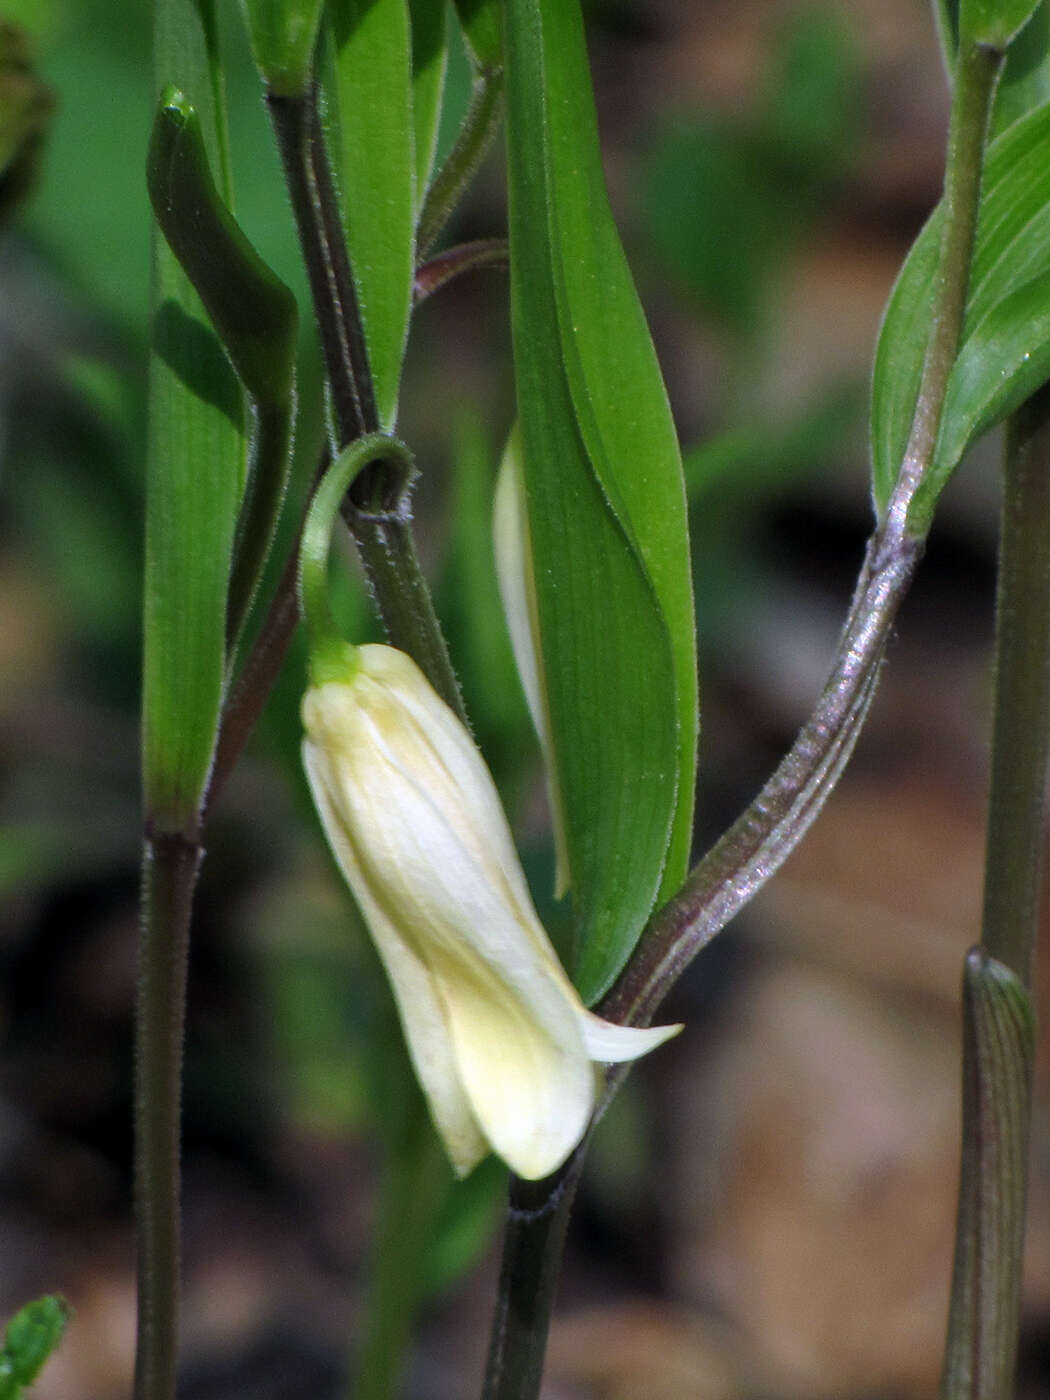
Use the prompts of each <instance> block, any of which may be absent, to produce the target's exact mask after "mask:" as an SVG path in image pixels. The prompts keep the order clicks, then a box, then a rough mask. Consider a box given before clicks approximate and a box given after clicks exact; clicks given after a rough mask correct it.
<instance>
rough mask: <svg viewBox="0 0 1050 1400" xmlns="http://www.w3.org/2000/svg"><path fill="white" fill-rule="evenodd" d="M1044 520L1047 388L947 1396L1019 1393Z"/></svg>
mask: <svg viewBox="0 0 1050 1400" xmlns="http://www.w3.org/2000/svg"><path fill="white" fill-rule="evenodd" d="M1048 522H1050V388H1044V389H1042V390H1041V391H1040V392H1039V393H1038V394H1036V395H1035V396H1034V397H1033V398H1031V399H1029V401H1028V402H1027V403H1026V404H1025V405H1024V406H1023V407H1022V408H1021V409H1020V410H1019V411H1018V412H1017V413H1016V414H1014V416H1013V417H1012V418H1011V420H1010V421H1009V423H1008V425H1007V432H1006V450H1005V454H1004V460H1003V508H1002V525H1001V534H1000V545H999V580H998V598H997V627H996V669H995V708H994V716H993V722H992V768H991V784H990V792H989V803H988V837H987V847H986V853H985V885H984V914H983V922H982V933H981V936H982V947H981V948H980V949H975V950H974V951H973V952H972V953H971V954H970V957H969V958H968V960H967V966H966V976H965V979H964V987H963V1009H964V1030H963V1130H962V1170H961V1173H960V1185H959V1209H958V1218H957V1223H956V1236H955V1264H954V1268H953V1271H952V1301H951V1310H950V1314H949V1321H948V1341H947V1346H946V1349H945V1368H944V1380H943V1383H942V1395H943V1396H944V1397H945V1400H1009V1397H1010V1396H1011V1395H1012V1393H1013V1377H1014V1370H1015V1367H1016V1358H1017V1337H1018V1330H1019V1325H1020V1312H1021V1286H1022V1276H1023V1265H1024V1224H1025V1201H1026V1198H1027V1191H1028V1157H1029V1130H1030V1122H1031V1094H1032V1017H1031V1003H1030V997H1029V992H1030V988H1031V981H1032V957H1033V951H1034V947H1035V939H1036V933H1037V929H1038V921H1039V901H1040V892H1041V884H1042V868H1043V859H1042V857H1043V850H1044V840H1045V835H1046V815H1047V814H1046V779H1047V755H1048V734H1047V715H1048V714H1050V531H1048V530H1047V524H1048ZM993 997H994V998H995V999H994V1001H992V1000H991V998H993ZM989 1005H990V1011H987V1010H985V1014H983V1015H982V1014H981V1013H982V1010H984V1009H985V1008H986V1007H987V1006H989Z"/></svg>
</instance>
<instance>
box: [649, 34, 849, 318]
mask: <svg viewBox="0 0 1050 1400" xmlns="http://www.w3.org/2000/svg"><path fill="white" fill-rule="evenodd" d="M857 120H858V113H857V57H856V54H855V51H854V45H853V43H852V41H851V40H850V38H849V35H848V33H847V32H846V30H845V28H844V26H843V23H842V21H841V19H840V17H839V16H838V15H837V14H835V13H834V12H833V11H831V10H825V9H819V10H803V11H800V12H799V13H798V14H797V15H796V16H794V18H793V19H792V20H791V22H790V23H789V24H787V25H786V26H785V28H784V30H783V31H782V33H781V35H780V38H779V41H778V45H777V48H776V50H775V51H774V53H773V54H772V56H771V63H770V70H769V72H768V75H767V77H766V80H765V83H764V85H763V90H762V91H761V93H760V94H759V95H758V97H757V100H756V102H755V104H754V106H753V107H752V108H751V110H750V111H748V112H747V113H746V114H744V115H743V116H740V117H735V116H734V117H725V116H718V115H715V114H713V113H711V114H703V113H698V114H692V113H689V114H681V115H678V116H676V117H675V118H674V119H673V120H664V121H663V122H662V123H661V125H660V126H659V128H658V129H657V130H656V132H655V133H654V136H653V138H652V141H651V145H650V148H649V151H648V152H647V158H646V162H645V166H644V169H643V185H642V195H643V204H642V217H643V221H644V230H645V234H646V238H647V241H648V242H649V245H650V249H651V256H652V257H653V259H654V261H657V260H658V261H659V266H660V269H661V272H662V273H663V275H664V276H667V277H673V278H674V279H675V280H676V281H677V282H678V283H679V284H680V285H681V286H682V287H683V289H684V290H685V291H686V292H688V293H689V294H690V295H692V296H694V297H695V298H696V300H697V303H698V305H699V306H700V307H702V308H703V309H704V310H706V311H708V312H709V313H711V314H712V315H714V316H715V317H717V319H718V321H719V322H720V323H721V324H722V325H723V326H724V327H725V328H726V329H727V330H728V331H729V332H731V333H732V335H733V336H735V337H739V338H740V339H742V340H743V341H744V342H745V343H749V342H751V341H753V339H754V337H755V336H756V335H759V334H760V333H761V331H762V330H763V329H764V324H765V320H766V316H767V314H768V311H769V309H770V305H771V299H772V297H773V296H774V294H775V292H776V289H777V286H778V285H779V281H780V278H781V276H782V272H783V268H784V265H785V260H786V258H787V257H788V256H789V255H790V254H791V253H792V252H793V251H794V250H795V248H797V246H798V244H799V242H800V240H801V238H802V236H803V235H804V234H805V233H806V232H807V230H808V229H809V228H810V227H812V224H813V221H814V219H815V217H816V216H817V215H818V214H819V213H820V212H821V211H822V210H823V209H824V208H825V207H826V204H827V200H828V195H829V193H831V192H832V191H833V190H834V189H835V187H836V185H837V184H838V182H839V181H840V180H841V179H842V176H843V174H844V173H845V170H846V167H847V162H848V159H849V155H850V152H851V151H852V149H853V144H854V141H855V135H856V131H857Z"/></svg>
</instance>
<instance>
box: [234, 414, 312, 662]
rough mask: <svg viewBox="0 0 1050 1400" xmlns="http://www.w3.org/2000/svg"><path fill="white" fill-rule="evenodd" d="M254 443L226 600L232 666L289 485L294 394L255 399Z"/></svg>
mask: <svg viewBox="0 0 1050 1400" xmlns="http://www.w3.org/2000/svg"><path fill="white" fill-rule="evenodd" d="M252 418H253V423H252V447H251V461H250V463H249V468H248V484H247V488H246V492H245V499H244V503H243V504H242V506H241V514H240V519H239V521H238V525H237V540H236V545H235V548H234V554H233V567H232V569H231V570H230V589H229V593H228V595H227V604H226V640H227V645H228V647H229V657H230V660H229V661H228V663H227V664H228V667H229V666H232V663H233V659H234V658H235V657H236V655H237V651H238V649H239V646H240V643H241V641H242V640H243V635H244V628H245V624H246V623H247V621H248V616H249V613H250V612H251V608H252V604H253V603H254V602H255V599H256V595H257V593H258V590H259V584H260V582H261V581H262V574H263V569H264V568H265V567H266V561H267V559H268V558H269V554H270V547H271V545H272V544H273V537H274V534H275V532H276V529H277V521H278V519H279V517H280V513H281V506H282V505H283V503H284V497H285V492H286V490H287V487H288V474H289V471H290V468H291V462H292V435H293V425H294V421H295V399H294V395H293V396H292V397H291V398H289V399H283V400H276V401H274V402H272V403H267V402H262V401H258V402H255V401H253V402H252Z"/></svg>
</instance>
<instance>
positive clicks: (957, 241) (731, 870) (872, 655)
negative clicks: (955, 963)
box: [484, 48, 1003, 1400]
mask: <svg viewBox="0 0 1050 1400" xmlns="http://www.w3.org/2000/svg"><path fill="white" fill-rule="evenodd" d="M1002 58H1003V55H1002V54H1001V53H995V52H992V51H990V50H988V49H985V48H981V49H979V50H976V49H975V50H973V51H971V52H970V54H969V55H967V58H966V60H965V61H961V62H960V67H959V73H958V78H957V82H956V88H955V98H954V101H953V105H952V117H951V127H950V131H949V141H948V156H947V169H946V174H945V199H946V205H947V215H946V219H945V223H946V231H945V235H944V239H943V242H942V246H941V261H940V266H939V273H938V279H937V282H936V284H935V287H934V292H933V304H932V308H931V309H932V315H933V327H932V330H931V338H930V347H929V350H928V352H927V356H926V361H925V364H924V368H923V375H922V380H921V385H920V391H919V401H918V403H917V405H916V412H915V420H914V422H913V428H912V433H911V436H910V439H909V444H908V451H907V454H906V456H905V460H904V463H903V464H902V467H901V471H900V473H899V475H898V479H897V483H896V485H895V487H894V490H893V493H892V495H891V497H890V500H889V503H888V505H887V510H886V514H885V516H884V518H883V519H882V520H881V521H879V523H878V524H877V526H876V529H875V531H874V533H873V535H872V537H871V540H870V541H869V544H868V549H867V552H866V554H865V559H864V564H863V566H862V568H861V572H860V576H859V578H858V581H857V588H856V591H855V593H854V596H853V601H852V603H851V605H850V610H849V613H848V615H847V618H846V624H845V627H844V628H843V632H842V637H841V639H840V642H839V646H838V650H837V652H836V656H835V660H834V663H833V665H832V670H831V674H830V676H829V678H828V682H827V684H826V685H825V687H824V690H823V691H822V693H821V695H820V698H819V700H818V701H817V704H816V706H815V708H814V710H813V713H812V714H811V716H810V718H809V720H808V721H807V722H806V724H805V725H804V726H803V728H802V729H801V730H800V731H799V734H798V737H797V738H796V740H795V742H794V744H793V745H792V747H791V749H790V751H789V752H788V754H787V755H786V757H785V758H784V759H783V761H782V762H781V763H780V765H779V767H778V768H777V769H776V771H775V772H774V774H773V775H772V777H771V778H770V779H769V781H768V782H767V783H766V785H765V786H764V787H763V789H762V791H761V792H760V793H759V795H758V797H756V798H755V800H754V801H753V802H752V803H751V805H750V806H749V807H748V808H747V810H746V811H745V812H744V813H743V814H742V815H741V817H740V818H739V819H738V820H737V821H736V822H735V823H734V824H733V826H732V827H731V828H730V829H729V831H728V832H726V834H725V835H724V836H723V837H722V838H721V839H720V840H719V841H718V842H717V843H716V844H715V846H714V847H713V848H712V850H711V851H710V852H709V853H708V854H707V855H706V856H705V857H704V858H703V860H701V861H700V863H699V865H697V866H696V867H695V868H694V869H693V871H692V872H691V873H690V875H689V877H688V879H687V880H686V882H685V884H684V885H683V887H682V889H681V891H680V892H679V893H678V894H677V895H676V896H675V897H674V898H673V899H672V900H670V901H669V902H668V903H667V904H666V905H664V906H663V908H662V909H660V910H659V911H658V912H657V914H656V915H655V916H654V918H653V919H652V920H651V922H650V924H649V927H648V929H647V930H646V932H645V934H644V935H643V937H642V939H641V941H640V942H639V944H638V947H637V948H636V949H635V951H634V953H633V954H632V956H631V959H630V961H629V962H628V964H627V966H626V968H625V969H624V971H623V973H622V974H621V976H620V978H619V980H618V981H617V982H616V983H615V985H614V986H613V987H612V988H611V990H610V991H609V993H608V994H607V996H606V997H605V998H604V1000H603V1001H602V1004H601V1006H600V1008H599V1011H600V1014H601V1015H603V1016H605V1017H607V1018H608V1019H609V1020H612V1021H619V1022H624V1023H629V1024H633V1025H646V1024H648V1022H649V1021H650V1020H651V1018H652V1016H653V1014H654V1012H655V1011H656V1008H657V1007H658V1006H659V1004H660V1002H661V1001H662V1000H663V999H664V997H665V996H666V995H667V993H668V991H670V989H671V987H672V986H673V985H674V983H675V981H676V980H677V979H678V977H679V976H680V975H681V974H682V972H683V971H684V970H685V968H686V967H687V966H688V965H689V964H690V963H691V962H692V960H693V958H694V957H696V955H697V953H699V952H700V950H701V949H702V948H704V947H705V946H706V944H707V943H709V942H710V940H711V939H712V938H713V937H714V936H715V934H716V933H718V932H719V931H720V930H721V929H722V928H724V927H725V925H726V924H727V923H728V922H729V920H730V919H731V918H732V917H733V916H734V914H736V913H737V911H738V910H739V909H740V908H741V907H742V906H743V905H744V904H745V903H746V902H747V901H748V900H749V899H751V897H752V896H753V895H754V894H755V893H757V891H758V890H759V889H760V888H761V887H762V885H764V884H765V882H766V881H767V880H768V879H769V878H770V877H771V876H772V875H773V874H774V873H775V872H776V871H777V870H778V869H779V867H780V865H781V864H782V863H783V861H784V860H785V859H786V858H787V856H788V855H790V853H791V852H792V851H793V850H794V848H795V847H796V846H797V844H798V842H799V841H800V840H801V839H802V837H803V836H804V835H805V833H806V832H807V831H808V829H809V827H810V825H811V824H812V822H813V821H814V819H815V818H816V816H817V814H818V812H819V811H820V809H821V807H822V806H823V804H824V802H825V800H826V799H827V797H828V795H829V793H830V792H831V790H832V788H833V787H834V785H835V783H836V781H837V780H838V777H839V775H840V773H841V772H842V770H843V768H844V767H845V765H846V762H847V760H848V759H849V756H850V753H851V752H852V750H853V746H854V743H855V742H856V739H857V735H858V734H859V732H860V728H861V725H862V724H863V721H864V717H865V715H866V714H867V711H868V707H869V706H870V704H871V699H872V696H873V694H874V691H875V686H876V683H877V680H878V673H879V668H880V665H881V662H882V658H883V654H884V651H885V647H886V642H887V639H888V637H889V634H890V630H891V628H892V626H893V622H894V619H895V618H896V615H897V610H898V608H899V606H900V603H901V601H902V599H903V598H904V596H905V594H906V593H907V591H908V588H909V586H910V584H911V580H912V577H913V575H914V573H915V569H916V567H917V566H918V563H919V560H920V558H921V556H922V552H923V547H924V544H925V538H926V533H927V530H928V528H929V518H928V515H927V516H925V517H919V518H918V519H917V520H915V519H913V518H912V511H911V507H912V504H913V502H914V500H915V498H916V494H917V492H918V491H919V488H920V487H921V486H922V484H923V483H924V481H925V478H926V473H927V471H928V469H929V466H930V463H931V461H932V457H933V450H934V446H935V443H936V436H937V427H938V424H939V421H940V415H941V412H942V409H943V405H944V397H945V393H946V390H947V383H948V375H949V373H950V371H951V366H952V360H953V359H954V355H955V352H956V349H957V346H958V338H959V333H960V330H961V327H962V312H963V309H964V308H965V305H966V292H967V288H968V285H969V278H970V262H971V254H972V250H973V239H974V233H975V230H976V226H977V210H978V204H979V198H980V176H981V169H982V158H983V150H984V144H985V140H986V133H987V129H988V117H989V112H990V110H991V103H992V99H993V97H994V93H995V83H996V79H997V77H998V72H999V69H1000V67H1001V65H1002ZM961 164H968V165H969V167H970V168H969V169H967V170H962V169H960V168H959V167H960V165H961ZM625 1074H626V1069H625V1068H624V1067H623V1066H618V1067H617V1068H616V1069H615V1070H614V1071H612V1072H611V1073H610V1074H609V1075H608V1077H607V1080H606V1088H605V1092H604V1094H603V1095H602V1096H601V1099H600V1102H599V1105H598V1109H597V1113H596V1116H600V1115H601V1113H602V1112H604V1109H605V1108H606V1107H607V1105H608V1103H609V1101H610V1099H611V1097H612V1096H613V1094H614V1093H615V1092H616V1090H617V1088H618V1087H619V1085H620V1084H621V1083H622V1082H623V1078H624V1076H625ZM582 1151H583V1149H582V1147H581V1149H580V1154H579V1155H581V1156H582ZM541 1186H542V1183H541ZM549 1203H550V1205H551V1207H552V1211H553V1218H548V1215H547V1214H545V1213H544V1211H543V1209H542V1208H541V1210H540V1212H539V1213H538V1214H537V1215H536V1216H535V1217H531V1216H529V1215H528V1214H526V1215H524V1216H517V1215H515V1213H514V1210H513V1208H512V1210H511V1212H510V1214H509V1216H508V1225H507V1234H506V1238H505V1243H504V1250H505V1264H504V1268H503V1271H502V1273H501V1279H500V1293H499V1297H498V1299H497V1303H496V1314H495V1323H494V1327H493V1342H492V1347H493V1354H497V1353H502V1352H503V1351H504V1350H506V1347H507V1343H506V1342H505V1341H503V1340H502V1334H503V1332H504V1330H505V1329H506V1328H507V1327H508V1326H509V1325H511V1320H512V1319H513V1318H514V1316H515V1305H514V1304H513V1303H512V1301H511V1294H512V1293H514V1294H515V1296H517V1295H516V1290H517V1285H516V1270H525V1271H526V1272H527V1276H528V1277H531V1278H532V1279H533V1280H540V1279H542V1280H547V1279H550V1278H554V1277H556V1275H557V1270H558V1265H559V1259H560V1254H561V1249H562V1242H563V1239H564V1227H565V1220H566V1219H567V1215H568V1209H569V1205H568V1203H563V1202H562V1201H561V1200H560V1199H554V1198H553V1197H550V1198H549ZM555 1221H557V1224H555ZM515 1260H517V1261H518V1262H516V1263H515V1262H514V1261H515ZM553 1293H554V1290H553V1287H550V1288H548V1287H546V1286H545V1287H544V1288H543V1290H542V1292H538V1293H537V1294H536V1296H535V1298H534V1300H533V1301H532V1302H531V1303H530V1304H528V1305H527V1310H526V1312H525V1313H524V1314H523V1316H524V1319H525V1320H524V1322H523V1324H522V1325H521V1327H520V1329H519V1330H518V1333H517V1334H516V1340H515V1355H516V1357H517V1358H518V1359H517V1360H516V1362H515V1364H514V1366H513V1367H510V1366H506V1365H503V1366H501V1367H499V1368H497V1371H496V1373H495V1377H494V1379H487V1380H486V1389H485V1392H484V1400H535V1397H536V1396H537V1395H538V1394H539V1384H540V1377H541V1375H542V1369H543V1352H544V1347H545V1345H546V1337H547V1331H548V1329H549V1325H550V1309H551V1308H552V1306H553Z"/></svg>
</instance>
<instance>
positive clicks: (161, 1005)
mask: <svg viewBox="0 0 1050 1400" xmlns="http://www.w3.org/2000/svg"><path fill="white" fill-rule="evenodd" d="M201 855H202V851H201V847H200V844H199V841H198V840H197V839H196V838H195V837H193V836H189V835H183V834H182V833H164V834H157V835H153V836H149V835H147V838H146V841H145V843H144V848H143V869H142V928H141V933H140V943H139V980H138V993H137V1002H136V1019H135V1183H136V1215H137V1223H138V1233H137V1248H138V1316H139V1324H138V1349H137V1352H136V1358H135V1400H175V1367H176V1351H177V1345H178V1305H179V1133H180V1126H179V1124H180V1110H181V1072H182V1036H183V1020H184V1014H185V1005H186V971H187V961H188V950H189V933H190V917H191V912H192V906H193V892H194V889H195V887H196V883H197V872H198V870H199V868H200V862H201Z"/></svg>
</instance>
